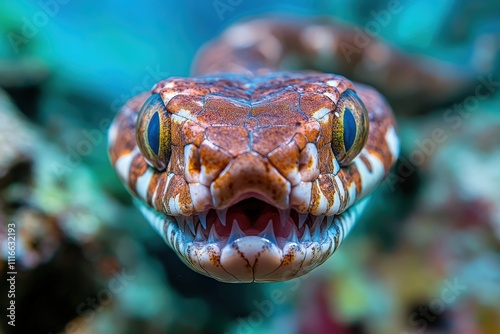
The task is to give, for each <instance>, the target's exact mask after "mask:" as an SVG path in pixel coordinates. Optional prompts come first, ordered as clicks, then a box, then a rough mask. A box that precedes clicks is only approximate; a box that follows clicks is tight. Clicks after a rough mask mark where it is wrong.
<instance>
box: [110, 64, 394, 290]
mask: <svg viewBox="0 0 500 334" xmlns="http://www.w3.org/2000/svg"><path fill="white" fill-rule="evenodd" d="M355 88H356V93H357V94H358V95H359V97H360V99H361V100H362V101H363V103H364V104H365V106H366V109H367V112H368V116H369V121H370V128H369V129H370V131H369V133H368V139H367V141H366V144H365V146H364V147H363V149H362V150H361V152H360V153H359V155H358V156H356V157H355V158H354V160H352V162H351V163H349V164H347V165H346V164H345V161H344V163H342V161H341V160H342V157H337V156H336V155H335V154H334V150H333V144H332V143H333V142H338V143H342V142H344V144H342V145H344V146H342V145H340V146H339V145H337V146H338V147H337V146H336V147H335V150H336V151H339V150H341V149H343V147H345V146H346V145H347V146H349V145H351V144H352V143H351V142H350V139H352V138H350V137H349V136H347V137H345V136H344V138H343V139H342V138H336V139H335V138H334V133H336V132H335V131H334V130H335V129H338V127H339V126H340V125H339V124H340V123H339V119H340V116H341V115H340V114H339V113H338V112H337V109H336V108H337V106H336V103H337V101H340V100H341V98H342V96H343V93H344V92H345V91H346V90H348V89H350V90H352V89H354V85H353V84H352V83H350V82H349V81H348V80H346V79H345V78H343V77H340V76H336V75H331V74H318V73H312V74H311V73H309V74H307V73H305V74H301V73H290V74H280V73H277V74H276V73H275V74H269V75H267V76H262V77H259V76H255V77H246V76H238V75H235V76H230V77H224V76H218V77H204V78H193V79H180V78H174V79H169V80H166V81H164V82H160V83H158V84H157V85H156V86H155V88H154V89H153V92H152V94H158V96H161V98H162V101H163V103H164V108H163V106H162V105H161V103H156V102H158V98H157V97H155V98H154V99H155V100H154V101H156V102H155V104H154V106H153V107H154V108H153V109H151V110H150V109H148V108H145V109H141V108H142V106H143V104H144V101H146V100H147V99H149V98H150V96H151V94H147V93H146V94H142V95H139V96H137V97H136V98H134V99H132V100H130V101H129V102H128V103H127V104H126V105H125V106H124V108H123V109H122V111H121V112H120V113H119V114H118V115H117V117H116V118H115V121H114V122H113V125H112V127H111V129H110V135H109V141H110V142H109V143H110V145H109V149H110V158H111V161H112V163H113V164H114V167H115V169H116V171H117V173H118V175H119V177H120V179H121V180H122V182H123V183H124V184H125V185H126V186H127V188H128V189H129V190H130V191H131V193H132V194H133V195H134V197H135V198H136V199H137V205H138V206H139V207H140V208H141V210H142V212H143V214H144V215H145V216H146V218H147V220H148V221H149V222H150V223H151V224H152V225H153V226H154V227H155V229H156V230H157V231H158V232H159V233H160V234H161V235H162V236H163V237H164V239H165V241H166V242H167V243H168V244H169V245H170V247H171V248H172V249H174V251H175V252H176V253H177V254H178V256H179V257H180V258H181V259H182V260H183V261H184V262H185V263H186V264H187V265H189V266H190V267H191V268H193V269H194V270H196V271H198V272H200V273H202V274H204V275H207V276H210V277H213V278H215V279H217V280H220V281H225V282H252V281H256V282H267V281H282V280H287V279H291V278H295V277H300V276H302V275H304V274H306V273H307V272H309V271H311V270H312V269H314V268H315V267H317V266H318V265H320V264H321V263H323V262H324V261H325V260H326V259H327V258H328V257H329V256H330V255H331V254H332V253H333V252H334V251H335V250H336V249H337V248H338V246H339V245H340V243H341V242H342V241H343V239H344V238H345V236H346V235H347V233H348V232H349V230H350V229H351V227H352V226H353V224H354V222H355V220H356V217H357V216H358V215H359V214H360V213H361V211H362V209H363V207H364V204H363V203H365V202H366V199H367V195H368V194H369V193H370V192H371V191H372V190H373V189H374V188H375V187H376V186H377V185H379V184H380V183H381V182H382V181H383V179H384V177H385V176H386V175H387V174H388V172H389V169H390V168H391V166H392V165H393V164H394V162H395V160H396V159H397V155H398V152H399V146H398V138H397V133H396V128H395V122H394V118H393V116H392V112H391V110H390V107H389V106H388V105H387V103H386V102H385V100H384V99H383V97H381V96H380V94H379V93H378V92H376V91H374V90H373V89H371V88H369V87H366V86H363V85H360V84H356V86H355ZM154 101H153V102H154ZM160 107H161V108H160ZM140 110H142V111H141V112H139V111H140ZM328 110H329V111H330V112H327V111H328ZM158 112H162V113H163V114H162V116H164V114H165V113H168V115H169V116H170V117H169V125H170V128H169V131H168V134H170V135H171V138H168V140H167V139H165V138H163V137H162V136H163V135H164V134H165V133H166V132H165V133H164V132H160V133H159V135H160V139H158V138H157V137H155V136H153V135H152V134H151V133H148V136H144V133H143V132H144V131H146V130H147V131H149V132H151V131H152V130H151V129H153V130H154V129H156V127H155V126H156V125H157V124H156V123H155V122H156V121H155V122H153V123H150V122H149V121H148V118H145V119H143V122H142V123H141V122H137V120H138V118H139V117H146V116H147V117H149V116H151V115H149V114H151V113H153V116H154V115H155V113H158ZM148 115H149V116H148ZM353 115H355V114H353ZM351 116H352V115H351ZM151 119H153V118H151ZM351 121H352V120H351ZM148 122H149V123H148ZM136 124H142V125H143V126H142V127H141V126H139V128H137V126H136ZM163 125H164V124H163V123H162V126H163ZM351 125H352V124H351ZM143 128H144V129H143ZM160 128H161V126H160ZM137 129H139V132H140V135H139V136H138V137H137V138H139V140H143V141H145V142H143V145H142V146H144V144H146V142H147V143H149V142H152V143H160V144H159V146H154V145H153V147H152V148H151V150H152V153H151V152H149V151H148V152H149V153H151V154H150V155H151V157H152V158H154V159H159V160H162V159H164V158H165V157H166V156H167V155H166V154H164V152H163V151H161V148H162V147H164V146H165V145H166V144H165V143H168V142H169V141H170V140H171V146H170V147H169V152H168V153H169V155H168V156H169V161H168V165H167V167H166V169H165V170H162V169H154V168H152V167H150V166H151V164H149V165H148V163H147V157H145V156H144V154H143V153H144V147H143V148H142V149H141V147H138V145H137V142H136V136H134V133H135V131H136V130H137ZM351 134H352V133H351ZM150 135H151V136H150ZM346 138H347V139H346ZM349 138H350V139H349ZM353 138H357V137H353ZM348 139H349V140H348ZM353 147H354V146H353ZM147 150H149V149H147ZM149 153H148V154H149ZM153 153H154V154H156V156H155V155H154V154H153ZM151 157H150V159H152V158H151ZM337 158H339V160H338V159H337ZM350 158H352V156H351V157H350ZM350 158H349V159H350ZM349 159H348V160H349ZM162 161H163V160H162ZM153 165H155V164H153ZM162 166H163V165H162ZM250 198H253V199H252V200H250ZM249 201H250V202H249ZM252 201H253V202H252ZM242 203H244V204H245V205H248V206H249V207H250V209H248V208H245V207H244V205H242ZM256 203H257V204H258V205H255V204H256ZM252 205H253V210H255V211H257V212H255V213H252ZM318 217H319V218H318Z"/></svg>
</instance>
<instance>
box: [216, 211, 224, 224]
mask: <svg viewBox="0 0 500 334" xmlns="http://www.w3.org/2000/svg"><path fill="white" fill-rule="evenodd" d="M215 212H217V217H219V220H220V223H221V224H222V225H224V226H226V214H227V209H223V210H215Z"/></svg>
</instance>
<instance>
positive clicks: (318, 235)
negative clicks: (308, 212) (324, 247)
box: [312, 216, 324, 241]
mask: <svg viewBox="0 0 500 334" xmlns="http://www.w3.org/2000/svg"><path fill="white" fill-rule="evenodd" d="M320 217H321V219H320ZM323 218H324V216H318V218H317V219H316V222H315V223H314V225H315V226H313V229H314V232H313V236H312V237H313V240H314V241H319V240H320V239H321V222H323Z"/></svg>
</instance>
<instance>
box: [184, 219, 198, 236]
mask: <svg viewBox="0 0 500 334" xmlns="http://www.w3.org/2000/svg"><path fill="white" fill-rule="evenodd" d="M186 223H187V226H188V227H189V230H190V231H191V233H193V235H194V234H195V233H196V232H195V230H194V221H193V217H192V216H187V217H186Z"/></svg>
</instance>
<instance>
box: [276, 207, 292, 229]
mask: <svg viewBox="0 0 500 334" xmlns="http://www.w3.org/2000/svg"><path fill="white" fill-rule="evenodd" d="M278 212H279V214H280V223H281V226H285V223H286V221H287V220H288V217H290V209H286V210H281V209H278Z"/></svg>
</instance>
